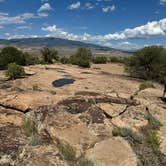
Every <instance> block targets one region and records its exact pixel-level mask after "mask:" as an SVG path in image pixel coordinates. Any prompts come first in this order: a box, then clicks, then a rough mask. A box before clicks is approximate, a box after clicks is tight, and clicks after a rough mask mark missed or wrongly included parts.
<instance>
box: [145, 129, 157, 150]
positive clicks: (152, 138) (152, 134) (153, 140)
mask: <svg viewBox="0 0 166 166" xmlns="http://www.w3.org/2000/svg"><path fill="white" fill-rule="evenodd" d="M146 140H147V142H148V143H149V144H150V145H151V146H152V148H153V150H154V151H155V152H157V151H158V150H159V147H160V137H159V136H158V135H157V132H156V131H154V130H150V131H148V133H147V134H146Z"/></svg>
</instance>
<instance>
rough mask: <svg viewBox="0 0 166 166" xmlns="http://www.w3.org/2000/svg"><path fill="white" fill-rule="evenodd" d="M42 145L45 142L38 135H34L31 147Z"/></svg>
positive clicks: (31, 139)
mask: <svg viewBox="0 0 166 166" xmlns="http://www.w3.org/2000/svg"><path fill="white" fill-rule="evenodd" d="M42 144H43V140H42V138H41V137H40V136H39V135H38V134H34V135H32V136H31V138H30V145H31V146H38V145H42Z"/></svg>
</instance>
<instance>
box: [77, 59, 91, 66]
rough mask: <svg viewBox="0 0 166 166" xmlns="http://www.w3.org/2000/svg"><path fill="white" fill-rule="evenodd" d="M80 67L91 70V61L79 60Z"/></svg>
mask: <svg viewBox="0 0 166 166" xmlns="http://www.w3.org/2000/svg"><path fill="white" fill-rule="evenodd" d="M78 66H80V67H83V68H90V61H89V60H87V59H79V61H78Z"/></svg>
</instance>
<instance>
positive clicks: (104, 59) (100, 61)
mask: <svg viewBox="0 0 166 166" xmlns="http://www.w3.org/2000/svg"><path fill="white" fill-rule="evenodd" d="M92 61H93V63H95V64H105V63H107V57H104V56H97V57H94V58H93V60H92Z"/></svg>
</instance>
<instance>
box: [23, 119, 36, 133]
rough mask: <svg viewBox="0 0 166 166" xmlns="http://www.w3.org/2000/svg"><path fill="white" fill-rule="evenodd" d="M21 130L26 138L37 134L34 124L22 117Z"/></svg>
mask: <svg viewBox="0 0 166 166" xmlns="http://www.w3.org/2000/svg"><path fill="white" fill-rule="evenodd" d="M22 128H23V130H24V131H25V133H26V134H27V135H28V136H31V135H35V134H37V128H36V126H35V122H34V121H33V120H32V119H31V118H30V117H28V116H27V117H24V119H23V122H22Z"/></svg>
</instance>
